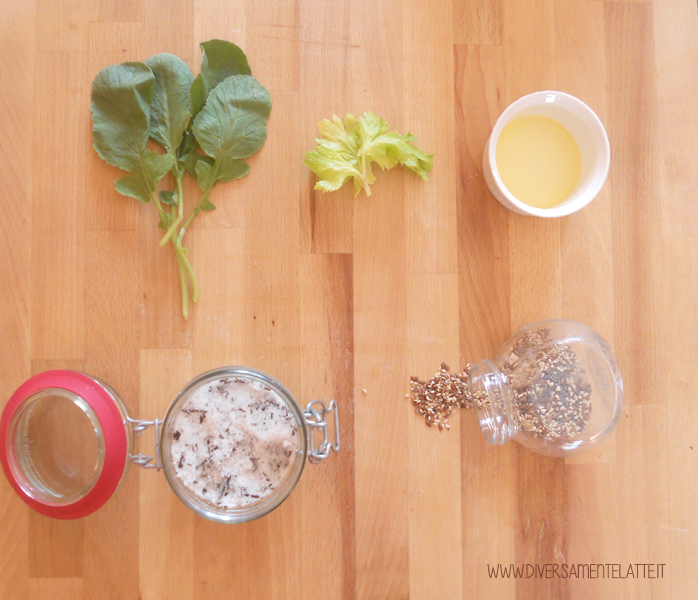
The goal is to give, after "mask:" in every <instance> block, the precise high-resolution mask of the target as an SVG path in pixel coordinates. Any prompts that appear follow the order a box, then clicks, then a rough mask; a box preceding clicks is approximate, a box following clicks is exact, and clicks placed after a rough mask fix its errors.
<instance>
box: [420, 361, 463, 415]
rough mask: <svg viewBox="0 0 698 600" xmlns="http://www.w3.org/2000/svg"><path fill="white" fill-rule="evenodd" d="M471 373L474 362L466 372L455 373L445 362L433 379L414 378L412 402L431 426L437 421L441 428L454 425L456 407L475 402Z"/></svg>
mask: <svg viewBox="0 0 698 600" xmlns="http://www.w3.org/2000/svg"><path fill="white" fill-rule="evenodd" d="M469 375H470V365H466V367H465V369H463V372H462V373H451V372H450V369H449V367H448V365H447V364H446V363H441V368H440V369H439V370H438V371H437V372H436V373H435V374H434V376H433V377H432V378H431V379H430V380H429V381H420V380H419V378H417V377H412V378H411V380H410V390H411V392H412V404H413V405H414V407H415V412H416V413H417V414H418V415H421V416H422V417H424V420H425V421H426V423H427V425H429V427H433V426H434V425H435V426H437V427H438V428H439V429H444V428H445V429H450V427H449V424H448V418H449V417H450V416H451V415H452V414H453V413H454V412H455V411H456V409H457V408H470V407H471V406H472V405H473V397H472V394H471V393H470V387H469V386H468V377H469Z"/></svg>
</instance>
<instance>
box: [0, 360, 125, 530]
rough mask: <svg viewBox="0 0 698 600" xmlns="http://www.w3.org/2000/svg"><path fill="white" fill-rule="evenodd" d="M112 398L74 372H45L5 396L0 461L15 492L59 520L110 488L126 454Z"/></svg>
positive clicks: (96, 501) (96, 502)
mask: <svg viewBox="0 0 698 600" xmlns="http://www.w3.org/2000/svg"><path fill="white" fill-rule="evenodd" d="M127 451H128V444H127V434H126V429H125V424H124V417H123V415H122V414H121V412H120V410H119V407H118V406H117V404H116V401H115V399H114V397H112V395H111V394H110V393H109V391H107V389H105V388H104V387H102V386H101V385H100V384H99V383H98V382H96V381H95V380H94V379H92V378H90V377H88V376H87V375H84V374H82V373H77V372H74V371H47V372H45V373H41V374H39V375H37V376H35V377H32V378H31V379H29V380H28V381H26V382H25V383H24V384H23V385H22V386H20V387H19V389H18V390H17V391H16V392H15V393H14V394H13V395H12V397H11V398H10V400H9V401H8V403H7V405H6V407H5V410H4V411H3V413H2V418H0V462H2V467H3V469H4V471H5V475H6V476H7V479H8V480H9V482H10V484H11V485H12V487H13V488H14V489H15V491H16V492H17V494H19V496H20V497H21V498H22V500H24V502H26V503H27V504H28V505H29V506H31V507H32V508H33V509H34V510H36V511H38V512H40V513H42V514H44V515H47V516H50V517H54V518H59V519H75V518H79V517H84V516H86V515H88V514H90V513H92V512H93V511H95V510H97V509H98V508H99V507H101V506H102V505H103V504H104V503H105V502H106V501H107V500H108V499H109V497H110V496H111V495H112V494H113V493H114V491H115V490H116V488H117V486H118V485H119V482H120V481H121V477H122V475H123V473H124V469H125V466H126V460H127Z"/></svg>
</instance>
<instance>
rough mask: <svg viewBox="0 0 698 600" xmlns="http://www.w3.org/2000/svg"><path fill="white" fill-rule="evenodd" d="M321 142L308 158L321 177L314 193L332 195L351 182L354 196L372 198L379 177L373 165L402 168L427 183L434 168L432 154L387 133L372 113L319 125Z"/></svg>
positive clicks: (409, 140) (384, 124)
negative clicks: (362, 194)
mask: <svg viewBox="0 0 698 600" xmlns="http://www.w3.org/2000/svg"><path fill="white" fill-rule="evenodd" d="M318 130H319V132H320V135H321V138H320V139H316V140H315V141H316V142H317V146H316V148H315V149H314V150H311V151H309V152H307V153H306V155H305V160H304V162H305V164H306V165H307V166H308V167H309V168H310V170H311V171H313V173H315V174H316V175H317V177H318V180H317V183H316V184H315V189H316V190H320V191H323V192H333V191H335V190H338V189H339V188H340V187H342V186H343V185H344V184H345V183H347V182H348V181H349V180H350V179H351V180H353V183H354V195H358V194H359V192H360V191H361V190H362V189H363V190H364V191H365V192H366V195H367V196H370V195H371V187H370V186H371V185H372V184H373V183H374V182H375V180H376V177H375V175H374V174H373V171H372V168H371V163H373V162H375V163H377V164H378V166H380V167H381V169H384V170H385V169H392V168H393V167H395V166H396V165H398V164H400V165H402V166H403V167H405V168H406V169H408V170H410V171H412V172H414V173H415V174H417V175H419V176H420V177H421V178H422V179H424V181H427V180H428V178H427V174H428V173H429V171H430V170H431V169H432V167H433V166H434V163H433V161H432V156H433V155H432V154H425V153H424V152H422V151H421V150H419V149H418V148H417V147H415V146H414V145H413V144H412V142H415V141H416V139H417V138H415V137H414V136H413V135H412V134H411V133H408V134H406V135H400V134H398V133H397V132H395V131H388V123H387V122H386V121H385V119H381V118H379V117H376V115H374V114H373V113H370V112H367V113H364V115H363V116H362V117H359V118H358V119H357V118H356V117H354V115H347V116H346V117H345V118H344V121H343V122H342V121H341V120H340V119H339V117H337V116H336V115H335V116H333V117H332V120H331V121H329V120H327V119H325V120H323V121H321V122H320V123H319V124H318Z"/></svg>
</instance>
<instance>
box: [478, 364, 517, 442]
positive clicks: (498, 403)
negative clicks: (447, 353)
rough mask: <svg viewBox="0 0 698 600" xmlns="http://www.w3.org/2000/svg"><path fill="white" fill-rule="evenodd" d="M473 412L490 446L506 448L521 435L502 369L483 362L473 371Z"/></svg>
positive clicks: (509, 389)
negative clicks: (515, 437) (505, 444)
mask: <svg viewBox="0 0 698 600" xmlns="http://www.w3.org/2000/svg"><path fill="white" fill-rule="evenodd" d="M470 391H471V393H472V396H473V408H474V409H475V414H476V416H477V419H478V422H479V423H480V428H481V429H482V433H483V434H484V436H485V438H486V439H487V441H488V442H490V444H503V443H504V442H506V441H508V440H510V439H511V438H513V437H514V436H515V435H516V434H517V433H518V430H519V428H518V423H517V421H516V417H515V413H514V406H513V400H512V394H511V387H510V385H509V381H508V379H507V376H506V375H505V373H504V369H503V368H502V366H501V365H500V364H499V363H497V362H496V361H492V360H488V359H484V360H481V361H480V362H477V363H475V364H474V365H472V367H471V368H470Z"/></svg>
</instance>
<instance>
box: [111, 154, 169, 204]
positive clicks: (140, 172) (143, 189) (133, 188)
mask: <svg viewBox="0 0 698 600" xmlns="http://www.w3.org/2000/svg"><path fill="white" fill-rule="evenodd" d="M173 163H174V159H173V158H172V156H171V155H169V154H158V153H157V152H153V151H152V150H144V151H143V166H142V168H137V169H135V170H134V171H133V173H131V174H130V175H126V176H125V177H122V178H121V179H117V180H116V182H115V183H114V187H115V188H116V191H117V192H119V193H120V194H123V195H124V196H131V197H132V198H136V199H137V200H140V201H141V202H148V201H150V197H151V196H152V194H153V193H154V192H155V185H156V184H157V182H158V181H160V179H162V178H163V177H164V176H165V175H166V174H167V173H168V172H169V171H170V169H171V168H172V165H173Z"/></svg>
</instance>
